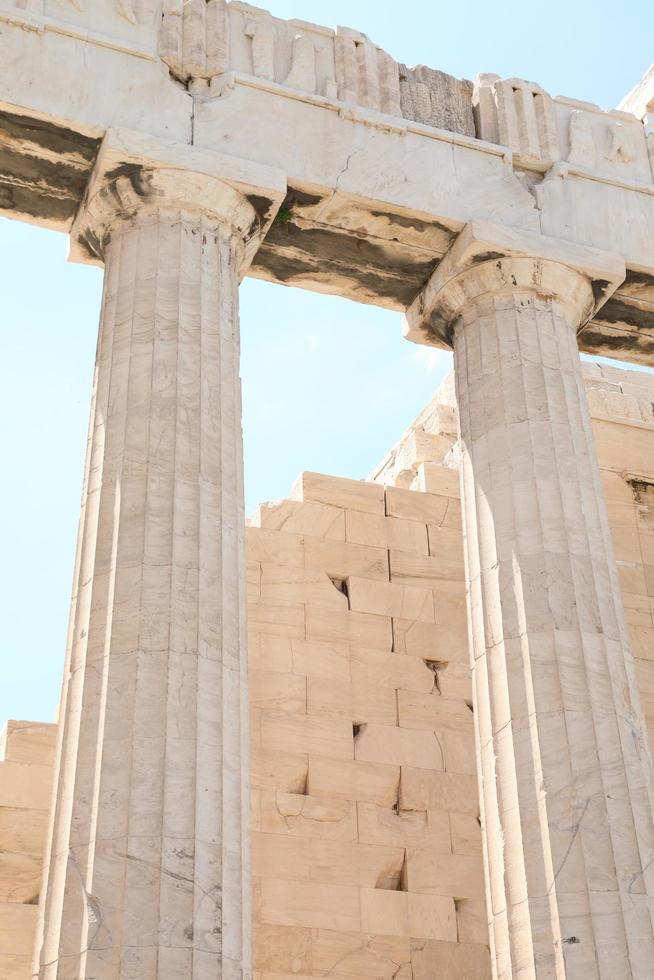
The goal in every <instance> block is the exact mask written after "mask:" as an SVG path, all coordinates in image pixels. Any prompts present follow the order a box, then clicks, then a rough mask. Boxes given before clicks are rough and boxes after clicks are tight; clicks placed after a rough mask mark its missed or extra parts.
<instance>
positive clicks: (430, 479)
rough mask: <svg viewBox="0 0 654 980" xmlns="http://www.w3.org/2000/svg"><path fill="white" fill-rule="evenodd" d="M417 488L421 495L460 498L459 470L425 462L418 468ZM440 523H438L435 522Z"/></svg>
mask: <svg viewBox="0 0 654 980" xmlns="http://www.w3.org/2000/svg"><path fill="white" fill-rule="evenodd" d="M417 478H418V486H419V488H420V490H421V491H422V492H423V493H431V494H438V495H439V496H442V497H454V498H456V499H458V498H459V497H460V496H461V485H460V477H459V470H458V469H454V468H453V467H451V466H444V465H443V464H442V463H434V462H425V463H421V464H420V466H419V467H418V473H417ZM437 523H440V522H437Z"/></svg>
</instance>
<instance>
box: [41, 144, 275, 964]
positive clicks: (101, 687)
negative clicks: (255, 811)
mask: <svg viewBox="0 0 654 980" xmlns="http://www.w3.org/2000/svg"><path fill="white" fill-rule="evenodd" d="M155 161H156V162H155ZM283 196H284V187H283V182H282V181H281V180H280V179H279V176H278V174H277V173H276V172H275V171H271V170H269V169H268V168H265V167H254V166H252V165H250V164H247V163H243V165H242V166H241V165H240V164H239V161H238V160H234V159H229V158H226V157H222V156H221V155H219V154H214V153H210V152H203V151H201V150H197V151H196V150H194V148H192V147H189V146H178V145H176V144H173V143H167V142H164V141H161V142H158V141H153V140H148V141H147V142H146V141H144V139H143V137H140V136H137V135H134V136H133V137H130V134H126V133H125V132H124V131H114V132H111V131H110V132H109V133H108V134H107V136H106V137H105V141H104V144H103V147H102V149H101V152H100V156H99V159H98V162H97V164H96V168H95V171H94V174H93V176H92V178H91V182H90V186H89V189H88V192H87V195H86V199H85V201H84V202H83V204H82V208H81V210H80V213H79V215H78V217H77V219H76V222H75V224H74V226H73V233H72V238H71V241H72V246H73V251H74V253H76V255H77V257H79V258H81V259H82V260H88V261H95V262H96V263H103V264H104V267H105V280H104V293H103V298H102V312H101V322H100V334H99V341H98V349H97V361H96V369H95V383H94V391H93V402H92V409H91V423H90V435H89V443H88V454H87V462H86V473H85V485H84V491H83V505H82V516H81V524H80V533H79V539H78V554H77V563H76V572H75V585H74V594H73V604H72V613H71V623H70V630H69V649H68V655H67V663H66V668H65V677H64V684H63V693H62V701H61V706H60V732H59V746H58V761H57V769H56V776H55V797H54V805H53V813H52V817H51V827H50V835H49V845H48V853H47V855H46V872H45V881H44V892H43V895H42V912H41V922H40V925H39V936H38V940H37V950H36V956H35V969H34V972H35V975H36V976H38V977H39V978H40V980H51V978H52V980H54V978H57V980H72V978H76V980H78V978H102V980H124V978H139V980H151V978H164V977H165V978H166V980H173V978H184V980H209V978H212V980H213V978H215V977H222V978H223V980H241V978H245V977H248V976H249V974H250V971H251V965H250V882H249V861H248V834H247V826H248V821H247V812H248V807H249V793H248V782H247V769H248V750H247V745H248V742H247V724H246V718H247V678H246V673H245V670H246V654H245V650H246V647H245V634H244V615H245V604H244V581H245V576H244V540H243V539H244V527H243V524H244V519H243V459H242V438H241V394H240V379H239V323H238V285H239V279H240V277H241V276H242V274H243V271H244V269H245V267H246V264H247V262H248V261H249V259H250V258H251V257H252V254H253V252H254V250H256V247H257V244H258V241H259V240H260V237H261V234H262V232H263V231H264V230H265V225H266V222H267V221H269V220H270V219H271V218H272V216H273V215H274V213H275V210H276V208H277V206H278V205H279V203H280V201H281V199H282V198H283ZM248 197H250V198H251V199H252V201H254V204H255V206H253V204H252V203H250V201H249V200H248Z"/></svg>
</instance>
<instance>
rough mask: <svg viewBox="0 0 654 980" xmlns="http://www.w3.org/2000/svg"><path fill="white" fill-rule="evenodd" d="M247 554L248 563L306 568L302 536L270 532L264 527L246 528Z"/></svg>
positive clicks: (284, 532)
mask: <svg viewBox="0 0 654 980" xmlns="http://www.w3.org/2000/svg"><path fill="white" fill-rule="evenodd" d="M245 554H246V557H247V559H248V561H260V562H264V561H265V562H268V563H271V564H275V565H293V566H295V567H296V568H302V567H303V566H304V538H303V537H302V535H301V534H290V533H288V532H286V531H270V530H269V529H268V528H262V527H246V528H245Z"/></svg>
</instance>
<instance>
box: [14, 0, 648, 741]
mask: <svg viewBox="0 0 654 980" xmlns="http://www.w3.org/2000/svg"><path fill="white" fill-rule="evenodd" d="M261 5H262V6H266V7H267V8H268V9H269V10H271V11H272V13H274V14H276V15H277V16H280V17H286V18H290V17H299V18H302V19H304V20H312V21H314V22H316V23H319V24H325V25H329V26H334V25H336V24H343V25H346V26H350V27H354V28H357V29H359V30H362V31H364V32H365V33H367V34H368V35H369V36H370V37H372V38H373V40H374V41H375V42H376V43H378V44H380V45H381V46H382V47H384V48H385V49H386V50H387V51H389V53H391V54H392V55H393V56H394V57H395V58H396V59H397V60H398V61H404V62H405V63H407V64H418V63H424V64H427V65H430V66H431V67H433V68H440V69H442V70H444V71H447V72H449V73H451V74H453V75H458V76H463V77H467V78H473V77H474V75H475V74H476V73H477V72H481V71H494V72H497V73H498V74H500V75H502V76H505V77H506V76H517V77H521V78H527V79H532V80H537V81H538V82H540V84H541V85H542V86H543V87H544V88H545V89H547V90H548V91H549V92H551V93H552V94H553V95H570V96H573V97H575V98H579V99H585V100H588V101H591V102H597V103H599V104H600V105H602V106H606V107H612V106H615V105H617V103H618V102H619V101H620V99H621V98H622V96H623V95H624V94H625V93H626V92H627V91H628V90H629V89H630V88H631V86H632V85H633V84H634V83H635V82H636V81H637V79H638V78H640V76H641V75H642V74H643V73H644V72H645V70H646V69H647V67H648V66H649V64H650V62H651V61H652V60H654V44H653V42H652V39H653V38H654V32H653V30H652V27H653V25H654V13H653V8H652V5H651V0H623V2H622V3H621V4H620V5H619V6H618V5H616V3H615V0H593V2H591V0H575V2H574V3H573V2H570V0H567V2H564V0H549V2H548V3H546V4H536V5H534V4H528V3H525V2H524V0H494V2H493V3H485V2H481V0H458V2H457V3H451V2H448V3H439V2H429V0H404V2H403V3H401V4H398V3H396V2H393V3H391V2H389V0H358V2H354V3H353V2H352V0H304V2H295V0H268V2H267V3H266V2H265V0H261ZM1 98H2V93H1V92H0V99H1ZM65 255H66V239H65V237H64V236H63V235H58V234H55V233H53V232H46V231H42V230H39V229H36V228H32V227H30V226H28V225H21V224H18V223H16V222H9V221H6V220H5V219H2V218H0V283H1V288H2V318H1V320H0V452H1V453H2V464H3V465H2V473H3V479H2V481H1V482H0V678H1V679H2V680H1V683H0V725H1V724H2V722H3V720H4V719H5V718H7V717H13V718H34V719H44V720H49V719H51V718H52V716H53V712H54V710H55V706H56V703H57V700H58V696H59V687H60V680H61V671H62V664H63V655H64V645H65V635H66V624H67V616H68V602H69V595H70V588H71V581H72V572H73V557H74V549H75V535H76V529H77V517H78V512H79V502H80V492H81V482H82V468H83V454H84V444H85V439H86V427H87V421H88V406H89V398H90V389H91V377H92V369H93V357H94V350H95V339H96V331H97V321H98V312H99V305H100V291H101V283H102V273H101V271H100V270H98V269H95V268H91V267H89V266H78V265H69V264H67V263H66V261H65ZM241 317H242V320H241V324H242V338H243V367H242V374H243V385H244V431H245V450H246V498H247V500H246V507H247V510H248V512H250V511H252V510H253V508H254V506H255V504H256V502H258V501H260V500H270V499H275V498H279V497H283V496H285V495H286V494H287V493H288V490H289V488H290V485H291V483H292V481H293V479H294V478H295V476H296V475H297V474H298V473H299V472H300V470H302V469H313V470H318V471H323V472H327V473H334V474H339V475H343V476H352V477H363V476H365V475H366V473H367V472H368V471H369V470H370V469H371V468H372V467H373V466H374V465H375V464H376V463H377V462H378V461H379V460H380V459H381V458H382V457H383V456H384V454H385V453H386V451H387V450H388V449H389V448H390V446H391V445H392V444H393V443H394V442H395V441H396V440H397V439H398V438H399V436H400V435H401V433H402V431H403V430H404V429H405V428H406V426H407V425H408V424H409V422H410V421H411V420H412V419H413V418H414V417H415V416H416V415H417V413H418V412H419V411H420V409H421V408H422V407H423V405H424V404H425V403H426V402H427V401H428V399H429V398H430V397H431V395H432V394H433V392H434V391H435V389H436V387H437V386H438V384H439V382H440V380H441V378H442V377H443V375H444V374H445V372H446V371H447V370H448V369H449V367H450V365H451V359H450V356H449V355H447V354H445V353H442V354H439V353H438V352H431V351H428V350H426V349H425V348H418V347H414V346H413V345H411V344H408V343H406V342H405V341H404V340H403V339H402V334H401V322H400V316H399V315H398V314H395V313H389V312H387V311H384V310H379V309H375V308H372V307H366V306H360V305H356V304H353V303H348V302H346V301H344V300H339V299H336V298H332V297H324V296H319V295H317V294H312V293H307V292H303V291H300V290H289V289H285V288H284V287H281V286H272V285H269V284H267V283H262V282H257V281H254V280H248V281H246V282H245V284H244V285H243V287H242V290H241Z"/></svg>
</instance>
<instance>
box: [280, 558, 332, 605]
mask: <svg viewBox="0 0 654 980" xmlns="http://www.w3.org/2000/svg"><path fill="white" fill-rule="evenodd" d="M261 599H262V601H263V602H270V603H285V602H289V603H298V602H300V603H302V602H304V603H306V602H312V603H316V604H318V605H325V606H335V607H336V608H341V609H347V608H348V602H347V596H345V595H344V594H343V593H342V592H340V591H339V590H338V589H337V588H336V587H335V585H334V583H333V582H332V580H331V579H330V578H329V576H328V575H327V573H326V572H324V571H322V569H319V568H316V569H312V568H295V567H293V566H292V565H274V564H269V563H268V562H262V563H261Z"/></svg>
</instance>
